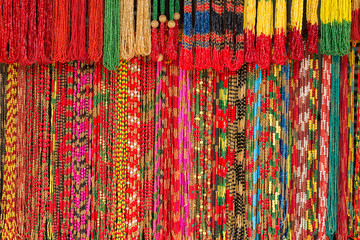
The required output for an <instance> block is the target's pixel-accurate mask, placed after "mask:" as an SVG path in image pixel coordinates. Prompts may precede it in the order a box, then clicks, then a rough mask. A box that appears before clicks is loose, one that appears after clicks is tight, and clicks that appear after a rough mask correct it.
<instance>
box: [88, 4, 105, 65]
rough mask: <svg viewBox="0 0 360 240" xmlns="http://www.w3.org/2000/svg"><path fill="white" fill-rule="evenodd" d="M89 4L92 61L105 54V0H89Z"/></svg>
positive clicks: (89, 34)
mask: <svg viewBox="0 0 360 240" xmlns="http://www.w3.org/2000/svg"><path fill="white" fill-rule="evenodd" d="M88 5H89V8H88V17H89V26H88V31H87V34H88V35H87V39H88V57H89V59H90V61H93V62H98V61H100V59H101V57H102V54H103V41H104V36H103V34H104V1H97V0H89V3H88Z"/></svg>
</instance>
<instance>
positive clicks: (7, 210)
mask: <svg viewBox="0 0 360 240" xmlns="http://www.w3.org/2000/svg"><path fill="white" fill-rule="evenodd" d="M16 96H17V66H16V65H10V66H9V67H8V78H7V82H6V108H7V109H6V125H5V138H6V145H5V151H6V155H5V160H4V172H3V174H4V177H3V180H4V186H3V189H2V190H3V193H2V199H1V200H2V201H1V213H2V214H1V221H2V232H1V238H2V239H16V236H17V232H16V229H17V226H16V221H15V210H16V206H15V189H16V186H15V180H16V173H15V167H16V166H15V165H16V152H15V150H16V148H15V146H16V137H17V136H16V117H17V107H16V104H17V97H16Z"/></svg>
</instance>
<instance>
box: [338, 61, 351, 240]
mask: <svg viewBox="0 0 360 240" xmlns="http://www.w3.org/2000/svg"><path fill="white" fill-rule="evenodd" d="M340 64H341V65H340V103H339V108H340V109H339V111H340V122H339V127H340V129H339V141H340V142H341V143H344V144H340V145H339V178H338V181H339V183H338V187H339V189H338V191H339V193H338V195H339V199H338V201H339V205H338V219H337V220H338V226H337V230H336V239H344V240H345V239H347V238H348V223H347V203H346V197H347V196H346V195H347V169H348V166H347V165H348V144H349V135H348V134H349V129H348V124H349V122H348V119H349V116H348V104H349V100H348V94H349V74H348V70H349V60H348V55H345V56H343V57H341V63H340Z"/></svg>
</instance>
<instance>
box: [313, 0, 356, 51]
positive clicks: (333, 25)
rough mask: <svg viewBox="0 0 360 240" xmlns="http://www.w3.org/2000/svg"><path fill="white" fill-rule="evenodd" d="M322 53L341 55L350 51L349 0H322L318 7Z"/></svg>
mask: <svg viewBox="0 0 360 240" xmlns="http://www.w3.org/2000/svg"><path fill="white" fill-rule="evenodd" d="M320 20H321V26H320V30H321V39H320V50H321V53H322V54H328V55H339V56H343V55H345V54H348V53H349V51H350V32H351V1H350V0H324V1H322V2H321V8H320Z"/></svg>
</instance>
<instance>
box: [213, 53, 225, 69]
mask: <svg viewBox="0 0 360 240" xmlns="http://www.w3.org/2000/svg"><path fill="white" fill-rule="evenodd" d="M211 59H212V64H211V66H212V68H213V69H214V70H216V71H222V70H223V69H224V53H223V50H218V49H216V48H215V47H214V48H213V49H212V51H211Z"/></svg>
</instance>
